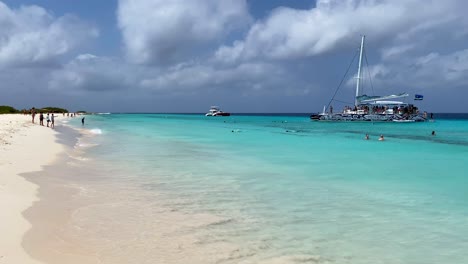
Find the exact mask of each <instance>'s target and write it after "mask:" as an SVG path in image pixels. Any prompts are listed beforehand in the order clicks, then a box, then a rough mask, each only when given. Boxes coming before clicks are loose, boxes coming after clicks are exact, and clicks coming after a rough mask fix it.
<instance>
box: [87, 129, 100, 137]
mask: <svg viewBox="0 0 468 264" xmlns="http://www.w3.org/2000/svg"><path fill="white" fill-rule="evenodd" d="M89 132H90V133H91V134H95V135H102V130H101V129H99V128H93V129H90V130H89Z"/></svg>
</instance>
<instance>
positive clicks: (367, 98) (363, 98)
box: [356, 93, 409, 104]
mask: <svg viewBox="0 0 468 264" xmlns="http://www.w3.org/2000/svg"><path fill="white" fill-rule="evenodd" d="M408 96H409V94H407V93H401V94H392V95H385V96H369V95H365V94H364V95H361V96H358V97H356V99H357V100H358V101H359V102H360V103H371V102H376V101H382V100H388V99H396V98H403V97H408ZM395 102H396V101H395ZM399 103H400V104H403V103H402V102H399Z"/></svg>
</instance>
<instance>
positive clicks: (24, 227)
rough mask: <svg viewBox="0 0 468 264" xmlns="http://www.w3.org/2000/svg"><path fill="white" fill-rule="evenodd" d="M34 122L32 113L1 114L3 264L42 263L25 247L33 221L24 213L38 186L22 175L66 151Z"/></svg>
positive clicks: (0, 245) (0, 231)
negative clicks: (27, 251)
mask: <svg viewBox="0 0 468 264" xmlns="http://www.w3.org/2000/svg"><path fill="white" fill-rule="evenodd" d="M38 119H39V117H38V116H36V123H35V124H32V122H31V116H29V115H28V116H25V115H21V114H7V115H0V215H1V221H0V234H1V235H0V263H22V264H29V263H41V262H39V261H36V260H34V259H33V258H31V257H30V256H29V255H28V254H27V253H26V251H25V250H24V248H23V246H22V240H23V236H24V234H25V232H27V231H28V230H29V229H30V228H31V224H30V223H29V222H28V221H27V220H26V219H25V218H24V217H23V214H22V213H23V212H24V211H25V210H26V209H28V208H29V207H31V205H32V204H33V202H34V201H36V200H37V199H38V198H37V196H36V195H37V189H38V186H37V185H35V184H33V183H31V182H28V181H27V180H25V179H24V178H23V177H21V176H20V174H21V173H25V172H33V171H38V170H41V167H42V166H43V165H46V164H49V163H51V162H53V161H54V160H55V158H56V157H57V156H58V154H59V153H60V152H61V151H62V150H63V147H62V145H61V144H59V143H56V141H55V133H56V132H55V131H54V130H53V129H50V128H48V127H46V126H39V120H38Z"/></svg>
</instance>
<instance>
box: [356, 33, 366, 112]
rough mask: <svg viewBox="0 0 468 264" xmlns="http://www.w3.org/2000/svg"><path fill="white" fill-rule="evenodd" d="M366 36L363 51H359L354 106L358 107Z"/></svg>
mask: <svg viewBox="0 0 468 264" xmlns="http://www.w3.org/2000/svg"><path fill="white" fill-rule="evenodd" d="M365 37H366V36H364V35H363V36H362V38H361V49H360V51H359V67H358V72H357V77H356V78H357V82H356V97H355V100H354V105H356V106H357V105H358V103H359V102H358V99H357V97H358V96H359V86H360V85H361V65H362V52H363V50H364V38H365Z"/></svg>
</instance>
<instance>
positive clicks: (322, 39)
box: [217, 0, 467, 61]
mask: <svg viewBox="0 0 468 264" xmlns="http://www.w3.org/2000/svg"><path fill="white" fill-rule="evenodd" d="M463 6H465V7H466V6H467V4H466V3H465V2H462V1H460V0H447V1H425V0H391V1H390V0H381V1H375V0H346V1H343V0H318V1H317V6H316V7H314V8H311V9H309V10H297V9H292V8H286V7H282V8H277V9H276V10H274V11H273V12H272V13H271V14H270V15H269V16H268V17H267V18H266V19H264V20H262V21H257V22H256V23H255V24H254V25H253V26H252V27H251V28H250V30H249V32H248V34H247V36H246V38H245V39H244V40H242V41H236V42H234V44H233V45H232V46H223V47H221V48H220V49H219V50H218V52H217V54H218V59H219V60H221V61H223V60H229V61H233V60H234V59H238V60H250V59H252V58H267V59H291V58H302V57H305V56H313V55H317V54H321V53H324V52H327V51H331V50H333V49H334V48H336V47H337V46H341V45H348V43H349V42H350V40H353V39H356V38H358V37H359V35H360V34H366V35H369V36H371V38H372V39H373V40H374V41H378V40H379V39H381V40H385V41H391V42H393V41H404V40H408V39H411V37H414V36H415V35H416V34H420V33H421V32H425V33H427V32H430V31H431V30H434V29H440V28H445V29H450V30H454V29H460V30H461V29H463V28H465V26H467V20H466V19H465V18H464V17H465V10H466V9H467V8H463ZM456 32H459V30H454V33H453V34H454V36H455V35H456ZM431 33H433V32H431ZM352 43H354V42H352Z"/></svg>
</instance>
